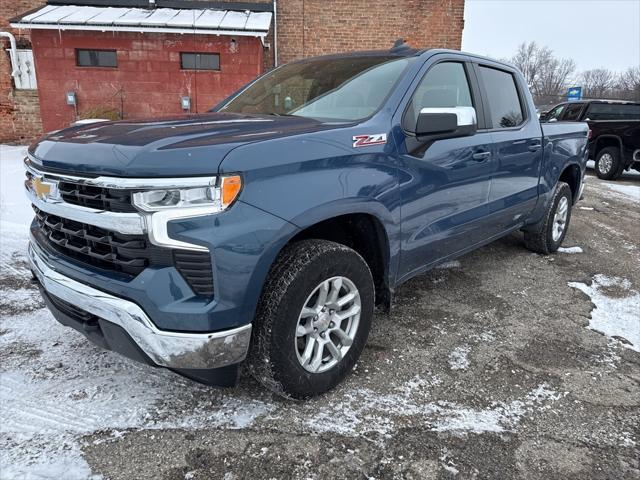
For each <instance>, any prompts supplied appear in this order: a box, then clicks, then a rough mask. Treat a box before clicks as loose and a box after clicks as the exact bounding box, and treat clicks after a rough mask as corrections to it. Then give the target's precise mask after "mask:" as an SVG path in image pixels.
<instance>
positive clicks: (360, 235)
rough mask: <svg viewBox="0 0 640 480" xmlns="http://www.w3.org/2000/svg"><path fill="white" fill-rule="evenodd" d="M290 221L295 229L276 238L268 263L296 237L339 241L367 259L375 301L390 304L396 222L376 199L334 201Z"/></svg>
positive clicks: (397, 232)
mask: <svg viewBox="0 0 640 480" xmlns="http://www.w3.org/2000/svg"><path fill="white" fill-rule="evenodd" d="M291 223H292V224H294V225H296V227H297V228H296V231H295V232H294V233H293V234H292V235H290V236H289V237H288V238H287V239H285V241H282V242H280V245H279V249H278V253H277V254H276V255H275V256H274V257H273V260H272V263H271V266H273V264H274V263H275V262H276V260H277V258H278V256H279V254H280V252H281V251H282V250H283V249H284V248H285V247H286V246H287V245H290V244H291V243H294V242H297V241H301V240H307V239H311V238H314V239H319V240H329V241H333V242H337V243H341V244H343V245H346V246H347V247H349V248H352V249H353V250H355V251H356V252H358V253H359V254H360V255H361V256H362V257H363V258H364V260H365V261H366V262H367V265H368V266H369V268H370V270H371V274H372V275H373V280H374V284H375V293H376V305H379V306H382V307H383V308H385V309H388V308H390V305H391V298H392V294H393V278H394V277H393V276H394V274H395V268H393V266H392V265H394V260H395V257H394V255H393V251H394V247H393V245H392V241H393V240H392V239H393V238H395V236H397V234H399V225H397V224H396V222H395V221H394V220H393V218H392V216H391V213H390V212H389V211H388V210H387V209H386V208H384V207H383V206H382V205H380V204H377V203H376V202H366V203H364V204H362V203H360V202H357V201H353V202H351V201H347V202H336V203H335V204H333V203H332V204H329V205H323V206H320V207H317V208H315V209H313V210H312V211H308V212H305V214H303V215H300V216H298V217H297V218H296V219H294V220H292V221H291ZM269 270H271V268H270V269H269Z"/></svg>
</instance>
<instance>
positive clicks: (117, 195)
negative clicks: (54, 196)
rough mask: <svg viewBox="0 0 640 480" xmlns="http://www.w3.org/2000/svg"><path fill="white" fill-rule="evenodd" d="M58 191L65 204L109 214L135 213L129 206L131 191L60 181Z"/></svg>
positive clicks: (130, 205) (132, 207) (133, 208)
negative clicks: (104, 211) (105, 211)
mask: <svg viewBox="0 0 640 480" xmlns="http://www.w3.org/2000/svg"><path fill="white" fill-rule="evenodd" d="M58 191H59V192H60V196H61V197H62V199H63V200H64V201H65V202H67V203H72V204H74V205H80V206H82V207H87V208H94V209H97V210H107V211H110V212H135V211H136V209H135V207H134V206H133V205H132V204H131V193H132V192H131V190H123V189H118V188H104V187H97V186H95V185H84V184H81V183H72V182H68V181H61V182H59V183H58Z"/></svg>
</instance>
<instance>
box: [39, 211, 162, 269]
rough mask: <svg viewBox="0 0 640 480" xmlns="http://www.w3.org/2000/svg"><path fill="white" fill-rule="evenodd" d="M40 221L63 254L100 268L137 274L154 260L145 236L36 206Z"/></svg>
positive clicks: (44, 231)
mask: <svg viewBox="0 0 640 480" xmlns="http://www.w3.org/2000/svg"><path fill="white" fill-rule="evenodd" d="M34 210H35V212H36V220H37V222H38V226H39V227H40V229H41V231H42V234H43V235H44V237H45V238H46V240H47V242H48V243H49V245H50V246H52V247H54V248H55V249H56V250H57V251H59V252H60V253H62V254H64V255H66V256H68V257H71V258H74V259H76V260H79V261H81V262H84V263H89V264H91V265H95V266H97V267H100V268H103V269H107V270H114V271H117V272H121V273H124V274H126V275H130V276H135V275H138V274H139V273H140V272H142V270H144V269H145V268H146V267H147V266H148V265H149V264H150V261H151V260H152V257H153V254H154V253H155V252H153V251H152V250H160V249H157V248H156V249H152V248H150V247H149V245H148V244H147V241H146V240H145V238H144V237H143V236H142V235H123V234H121V233H117V232H110V231H108V230H104V229H102V228H98V227H94V226H92V225H87V224H84V223H79V222H75V221H73V220H68V219H66V218H61V217H57V216H55V215H51V214H48V213H46V212H44V211H42V210H39V209H38V208H36V207H34Z"/></svg>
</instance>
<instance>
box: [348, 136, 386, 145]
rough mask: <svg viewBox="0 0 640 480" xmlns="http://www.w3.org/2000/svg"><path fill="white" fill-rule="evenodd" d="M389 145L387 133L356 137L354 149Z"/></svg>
mask: <svg viewBox="0 0 640 480" xmlns="http://www.w3.org/2000/svg"><path fill="white" fill-rule="evenodd" d="M385 143H387V134H386V133H377V134H375V135H354V136H353V148H358V147H368V146H370V145H383V144H385Z"/></svg>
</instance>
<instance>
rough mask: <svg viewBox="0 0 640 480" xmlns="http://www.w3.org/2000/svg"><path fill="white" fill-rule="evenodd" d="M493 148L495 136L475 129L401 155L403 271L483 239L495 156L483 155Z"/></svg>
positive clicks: (445, 255) (430, 261)
mask: <svg viewBox="0 0 640 480" xmlns="http://www.w3.org/2000/svg"><path fill="white" fill-rule="evenodd" d="M491 148H492V147H491V135H490V134H489V133H477V134H476V135H474V136H471V137H463V138H456V139H446V140H438V141H436V142H434V143H433V144H432V145H431V146H430V147H429V148H428V149H427V150H426V151H425V152H424V154H423V155H422V156H420V157H415V156H412V155H409V154H406V155H401V158H400V175H399V178H400V195H401V198H402V207H401V215H402V255H401V265H400V272H399V273H400V276H403V275H407V274H410V273H411V272H414V271H416V270H420V269H421V268H422V267H425V266H427V265H429V264H432V263H434V262H436V261H438V260H439V259H442V258H444V257H447V256H449V255H451V254H453V253H456V252H458V251H460V250H463V249H465V248H467V247H468V246H471V245H473V244H475V243H478V242H480V241H482V239H483V238H484V236H485V234H484V232H483V226H484V225H483V223H484V219H485V218H486V216H487V213H488V212H487V198H488V195H489V185H490V178H491V170H492V168H491V164H492V161H493V160H492V158H491V157H486V156H485V157H484V158H480V157H482V156H483V155H482V154H484V153H485V152H488V153H492V151H491ZM478 154H481V155H478ZM474 156H475V157H476V158H474Z"/></svg>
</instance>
